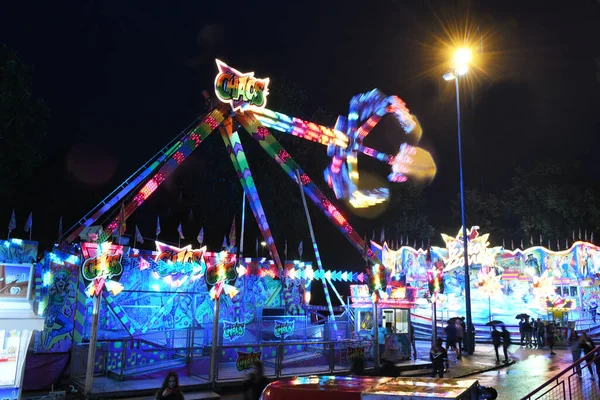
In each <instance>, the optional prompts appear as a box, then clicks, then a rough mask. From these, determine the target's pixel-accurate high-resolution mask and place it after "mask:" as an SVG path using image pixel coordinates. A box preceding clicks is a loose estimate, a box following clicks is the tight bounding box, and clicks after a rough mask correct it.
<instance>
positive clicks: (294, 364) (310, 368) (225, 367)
mask: <svg viewBox="0 0 600 400" xmlns="http://www.w3.org/2000/svg"><path fill="white" fill-rule="evenodd" d="M371 348H372V343H371V342H370V341H364V340H342V341H337V340H333V341H304V342H298V341H294V342H281V343H273V344H259V345H235V346H234V345H229V346H218V347H217V361H216V379H215V380H216V381H219V382H223V381H235V380H242V379H244V377H245V376H246V374H247V371H248V369H249V368H250V367H251V366H252V363H253V362H255V361H258V360H260V361H261V362H262V363H263V365H264V374H265V376H267V377H269V378H280V377H284V376H296V375H310V374H319V373H334V372H345V371H349V370H350V369H351V368H352V363H353V359H354V358H356V357H361V358H364V359H365V365H366V366H367V367H368V366H372V365H373V359H372V357H371Z"/></svg>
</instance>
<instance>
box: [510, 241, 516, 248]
mask: <svg viewBox="0 0 600 400" xmlns="http://www.w3.org/2000/svg"><path fill="white" fill-rule="evenodd" d="M510 247H511V248H512V249H513V250H514V249H515V242H513V240H512V239H510Z"/></svg>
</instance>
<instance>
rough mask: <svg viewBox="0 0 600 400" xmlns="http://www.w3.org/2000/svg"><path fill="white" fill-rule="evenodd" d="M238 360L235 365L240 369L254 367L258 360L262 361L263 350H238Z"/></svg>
mask: <svg viewBox="0 0 600 400" xmlns="http://www.w3.org/2000/svg"><path fill="white" fill-rule="evenodd" d="M236 353H237V360H236V361H235V367H236V368H237V370H238V371H245V370H247V369H250V368H252V365H254V364H255V363H256V362H257V361H260V356H261V354H262V351H257V352H253V351H252V352H250V353H244V352H242V351H236Z"/></svg>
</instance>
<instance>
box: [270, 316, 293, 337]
mask: <svg viewBox="0 0 600 400" xmlns="http://www.w3.org/2000/svg"><path fill="white" fill-rule="evenodd" d="M295 322H296V321H294V320H293V319H291V320H286V321H275V326H274V327H273V332H274V333H275V337H278V338H284V339H285V338H287V337H288V336H290V335H291V334H293V333H294V325H295Z"/></svg>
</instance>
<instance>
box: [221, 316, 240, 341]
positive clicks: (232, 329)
mask: <svg viewBox="0 0 600 400" xmlns="http://www.w3.org/2000/svg"><path fill="white" fill-rule="evenodd" d="M245 334H246V323H245V322H242V321H237V322H228V321H223V338H225V339H227V340H229V341H232V342H233V341H234V340H235V339H237V338H239V337H242V336H244V335H245Z"/></svg>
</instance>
